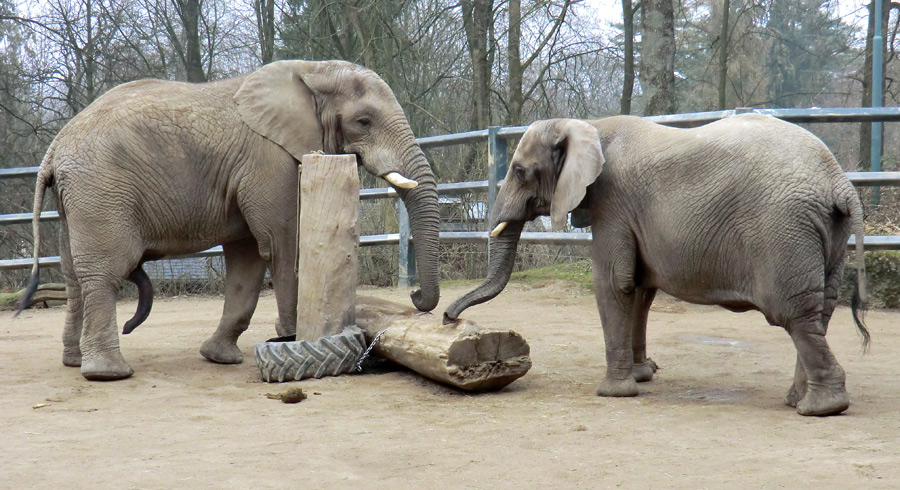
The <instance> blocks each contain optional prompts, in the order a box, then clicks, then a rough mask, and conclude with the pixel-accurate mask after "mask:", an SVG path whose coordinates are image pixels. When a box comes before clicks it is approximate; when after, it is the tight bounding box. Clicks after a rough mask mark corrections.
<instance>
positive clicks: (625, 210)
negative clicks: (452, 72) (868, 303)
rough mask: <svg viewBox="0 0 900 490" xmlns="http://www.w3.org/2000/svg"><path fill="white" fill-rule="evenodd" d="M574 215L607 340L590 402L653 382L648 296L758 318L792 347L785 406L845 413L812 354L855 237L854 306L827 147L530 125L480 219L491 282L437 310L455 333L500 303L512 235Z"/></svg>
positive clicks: (753, 136) (852, 228)
mask: <svg viewBox="0 0 900 490" xmlns="http://www.w3.org/2000/svg"><path fill="white" fill-rule="evenodd" d="M575 208H579V210H583V211H586V212H588V213H589V214H590V223H591V231H592V232H593V252H592V262H593V273H594V291H595V294H596V298H597V307H598V309H599V310H600V319H601V323H602V325H603V335H604V339H605V343H606V362H607V371H606V377H605V379H604V380H603V381H602V382H601V384H600V387H599V388H598V390H597V393H598V394H599V395H601V396H635V395H637V394H638V392H639V390H638V385H637V382H638V381H649V380H650V379H652V377H653V373H654V371H655V364H653V363H652V361H650V360H649V359H648V358H647V355H646V327H647V315H648V312H649V309H650V305H651V303H652V302H653V298H654V295H655V294H656V291H657V290H662V291H665V292H667V293H669V294H671V295H673V296H676V297H678V298H681V299H683V300H685V301H689V302H693V303H700V304H716V305H721V306H724V307H725V308H728V309H730V310H733V311H747V310H759V311H761V312H762V313H763V314H764V315H765V317H766V319H767V320H768V321H769V323H771V324H772V325H780V326H782V327H784V329H785V330H787V332H788V333H789V334H790V336H791V340H792V341H793V342H794V346H795V347H796V349H797V364H796V370H795V376H794V383H793V385H792V386H791V389H790V390H789V392H788V395H787V397H786V400H785V401H786V403H788V404H789V405H791V406H794V407H796V408H797V411H798V412H799V413H801V414H803V415H830V414H836V413H840V412H842V411H844V410H846V409H847V407H848V406H849V404H850V400H849V397H848V396H847V392H846V389H845V383H844V379H845V378H844V371H843V369H841V366H840V365H839V364H838V362H837V360H836V359H835V358H834V355H832V353H831V350H830V348H829V347H828V344H827V343H826V342H825V333H826V331H827V328H828V322H829V320H830V319H831V314H832V312H833V311H834V308H835V305H836V303H837V297H838V291H839V289H840V283H841V272H842V268H843V263H844V255H845V252H846V244H847V240H848V238H849V236H850V235H851V234H855V235H856V237H857V242H856V243H857V257H858V259H857V264H858V265H857V274H858V282H857V286H858V295H857V299H858V300H857V301H854V304H853V305H852V306H853V316H854V320H856V323H857V327H858V328H859V329H860V331H861V332H862V333H863V338H864V341H867V340H868V332H867V331H866V329H865V326H864V325H863V324H862V323H861V321H860V320H859V316H858V310H859V306H860V304H861V303H863V302H864V298H865V269H864V267H865V266H864V264H863V261H862V260H861V257H862V244H863V235H864V232H863V214H862V205H861V204H860V201H859V196H858V195H857V194H856V191H855V190H854V189H853V186H852V185H851V184H850V182H849V181H848V180H847V178H846V177H845V176H844V173H843V172H842V171H841V168H840V166H838V164H837V162H836V161H835V159H834V157H833V156H832V155H831V153H830V152H829V151H828V149H827V148H826V147H825V145H824V144H823V143H822V142H821V141H819V140H818V138H816V137H815V136H813V135H811V134H810V133H808V132H807V131H805V130H803V129H801V128H800V127H798V126H795V125H792V124H789V123H786V122H783V121H779V120H777V119H774V118H771V117H768V116H760V115H752V114H751V115H740V116H735V117H731V118H728V119H725V120H722V121H719V122H715V123H712V124H709V125H707V126H703V127H700V128H695V129H674V128H668V127H664V126H660V125H657V124H653V123H651V122H648V121H645V120H643V119H640V118H636V117H630V116H617V117H611V118H608V119H603V120H599V121H589V122H585V121H577V120H571V119H558V120H550V121H539V122H537V123H534V124H532V125H531V126H530V127H529V128H528V130H527V131H526V133H525V135H524V136H523V137H522V140H521V141H520V142H519V145H518V148H517V149H516V153H515V155H514V156H513V159H512V161H511V164H510V167H509V172H508V173H507V175H506V180H505V181H504V184H503V187H502V188H501V190H500V192H499V193H498V195H497V200H496V203H495V205H494V208H493V210H492V216H493V223H492V225H493V226H494V231H493V232H492V238H491V247H490V250H491V257H490V264H489V267H488V269H489V271H488V277H487V278H486V279H485V281H484V282H483V283H482V284H481V285H480V286H479V287H478V288H476V289H475V290H473V291H471V292H469V293H467V294H466V295H464V296H463V297H461V298H459V299H458V300H456V301H455V302H454V303H453V304H452V305H451V306H450V307H449V308H448V309H447V311H446V312H445V318H446V320H447V321H453V320H454V319H456V318H458V317H459V314H460V313H461V312H462V311H463V310H465V309H466V308H468V307H469V306H472V305H476V304H479V303H483V302H485V301H488V300H490V299H491V298H493V297H494V296H496V295H497V294H499V293H500V292H501V291H502V290H503V288H504V287H505V285H506V283H507V281H508V280H509V275H510V272H511V271H512V265H513V263H514V261H515V254H516V245H517V243H518V239H519V236H520V234H521V231H522V227H523V224H524V223H525V222H526V221H528V220H531V219H533V218H535V217H537V216H540V215H550V218H551V222H552V224H553V227H554V228H555V229H560V228H562V227H564V226H565V225H566V215H567V213H569V212H570V211H572V210H573V209H575Z"/></svg>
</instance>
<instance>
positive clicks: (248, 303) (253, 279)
mask: <svg viewBox="0 0 900 490" xmlns="http://www.w3.org/2000/svg"><path fill="white" fill-rule="evenodd" d="M222 250H223V251H224V252H225V307H224V310H223V312H222V319H221V320H220V321H219V327H218V328H216V331H215V332H214V333H213V335H212V337H210V338H209V339H207V340H206V341H205V342H203V345H202V346H200V354H201V355H202V356H203V357H205V358H206V359H208V360H210V361H212V362H216V363H219V364H239V363H241V362H242V361H243V360H244V354H243V353H242V352H241V349H240V348H238V346H237V340H238V337H240V336H241V334H242V333H244V331H246V330H247V327H248V326H249V325H250V319H251V318H252V317H253V312H254V311H255V310H256V304H257V302H258V301H259V291H260V289H261V288H262V280H263V276H264V275H265V273H266V263H265V261H264V260H263V259H262V258H261V257H260V256H259V248H258V246H257V244H256V240H254V239H252V238H248V239H246V240H242V241H239V242H232V243H227V244H225V245H222Z"/></svg>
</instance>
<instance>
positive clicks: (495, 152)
mask: <svg viewBox="0 0 900 490" xmlns="http://www.w3.org/2000/svg"><path fill="white" fill-rule="evenodd" d="M499 133H500V127H499V126H491V127H489V128H488V209H487V211H488V212H487V223H486V224H485V228H487V230H488V231H491V222H492V220H493V215H492V213H493V212H494V200H495V199H496V198H497V183H498V182H500V181H501V180H503V177H505V176H506V167H507V166H508V164H509V150H508V148H509V145H508V143H507V141H506V140H504V139H500V138H499Z"/></svg>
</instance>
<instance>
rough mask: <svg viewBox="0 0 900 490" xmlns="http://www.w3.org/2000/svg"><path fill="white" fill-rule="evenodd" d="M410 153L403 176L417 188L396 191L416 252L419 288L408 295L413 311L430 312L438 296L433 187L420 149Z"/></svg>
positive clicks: (436, 215) (437, 226)
mask: <svg viewBox="0 0 900 490" xmlns="http://www.w3.org/2000/svg"><path fill="white" fill-rule="evenodd" d="M410 152H411V153H412V158H410V159H408V160H407V161H408V163H407V164H406V168H405V172H404V174H403V175H404V177H406V178H408V179H411V180H413V181H415V182H417V183H418V185H417V186H416V187H415V188H412V189H404V188H397V192H398V194H399V195H400V197H401V199H403V203H404V205H406V210H407V212H408V213H409V223H410V232H411V234H412V236H413V249H414V250H415V253H416V276H417V277H418V279H419V286H420V289H417V290H415V291H413V292H412V294H411V295H410V296H411V298H412V302H413V304H414V305H415V307H416V308H417V309H419V310H420V311H431V310H433V309H434V308H435V307H437V304H438V301H439V300H440V297H441V291H440V284H439V281H440V264H439V256H440V240H439V236H438V234H439V231H440V213H439V210H438V198H437V185H436V183H435V180H434V174H433V173H432V171H431V167H430V166H429V165H428V160H426V159H425V155H424V154H423V153H422V150H421V149H419V147H418V146H415V147H414V148H413V149H411V150H410ZM410 152H407V153H410Z"/></svg>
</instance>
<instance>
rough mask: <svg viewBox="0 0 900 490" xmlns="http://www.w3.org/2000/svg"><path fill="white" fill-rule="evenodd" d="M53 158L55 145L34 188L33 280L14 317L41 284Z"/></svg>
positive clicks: (39, 170) (25, 305) (29, 300)
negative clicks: (43, 211)
mask: <svg viewBox="0 0 900 490" xmlns="http://www.w3.org/2000/svg"><path fill="white" fill-rule="evenodd" d="M52 158H53V145H52V144H51V146H50V149H48V150H47V155H46V156H45V157H44V161H42V162H41V166H40V168H39V169H38V174H37V183H35V186H34V209H33V213H34V214H33V215H32V217H31V230H32V236H33V237H34V265H32V266H31V278H30V279H29V280H28V285H27V286H26V287H25V295H24V296H22V301H21V302H20V303H19V309H18V310H16V314H15V315H13V317H16V316H19V313H22V310H24V309H25V308H27V307H28V305H30V304H31V298H32V297H33V296H34V292H35V291H37V287H38V282H40V262H39V258H40V250H41V208H42V207H43V205H44V192H45V191H46V190H47V188H48V187H50V186H51V185H53V166H52V164H51V161H52Z"/></svg>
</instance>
